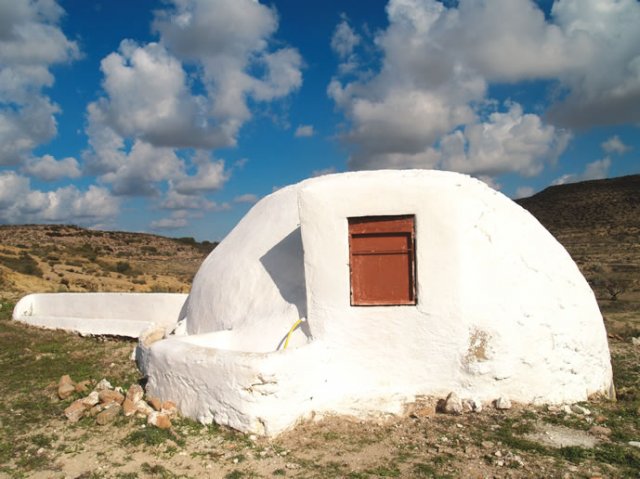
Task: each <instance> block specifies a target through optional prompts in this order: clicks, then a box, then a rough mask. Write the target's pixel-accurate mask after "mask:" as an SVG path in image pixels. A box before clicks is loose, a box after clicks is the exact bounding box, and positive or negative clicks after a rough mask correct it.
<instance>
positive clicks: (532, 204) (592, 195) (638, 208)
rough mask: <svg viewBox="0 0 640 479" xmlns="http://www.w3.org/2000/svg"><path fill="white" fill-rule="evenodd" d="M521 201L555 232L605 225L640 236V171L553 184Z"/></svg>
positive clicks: (602, 227) (590, 229)
mask: <svg viewBox="0 0 640 479" xmlns="http://www.w3.org/2000/svg"><path fill="white" fill-rule="evenodd" d="M517 203H519V204H520V205H521V206H523V207H524V208H526V209H527V210H529V211H530V212H531V213H532V214H533V215H534V216H535V217H536V218H538V220H539V221H540V222H541V223H542V224H543V225H545V226H546V227H547V229H549V230H550V231H551V232H552V233H554V234H559V235H562V234H563V233H565V232H567V231H582V232H583V233H585V234H592V232H593V231H594V230H602V229H604V230H607V231H610V232H615V233H621V234H623V235H629V236H634V237H635V239H636V240H637V239H638V233H639V232H640V175H632V176H621V177H619V178H608V179H605V180H593V181H583V182H580V183H570V184H566V185H558V186H550V187H549V188H546V189H545V190H543V191H541V192H540V193H537V194H535V195H533V196H531V197H529V198H523V199H520V200H517Z"/></svg>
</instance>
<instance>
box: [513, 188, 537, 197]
mask: <svg viewBox="0 0 640 479" xmlns="http://www.w3.org/2000/svg"><path fill="white" fill-rule="evenodd" d="M534 192H535V190H534V189H533V188H532V187H531V186H519V187H518V188H517V189H516V194H515V195H514V199H520V198H528V197H529V196H532V195H533V193H534Z"/></svg>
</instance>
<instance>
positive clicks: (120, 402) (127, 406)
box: [58, 375, 178, 429]
mask: <svg viewBox="0 0 640 479" xmlns="http://www.w3.org/2000/svg"><path fill="white" fill-rule="evenodd" d="M90 387H91V381H81V382H78V383H75V382H74V381H73V380H72V379H71V377H69V376H68V375H64V376H62V377H61V378H60V382H59V383H58V397H59V398H60V399H66V398H68V397H70V396H71V395H72V394H74V393H82V394H84V393H86V392H87V391H89V388H90ZM121 414H122V415H123V416H125V417H134V416H135V417H140V418H146V419H147V424H150V425H152V426H156V427H159V428H161V429H168V428H170V427H171V419H172V418H175V417H176V416H177V414H178V408H177V406H176V404H175V403H174V402H172V401H160V399H158V398H155V397H148V398H146V400H145V398H144V390H143V389H142V387H141V386H140V385H138V384H133V385H131V387H130V388H129V390H128V391H126V392H125V391H124V390H123V389H122V388H114V387H113V386H112V385H111V383H109V381H107V380H106V379H102V380H101V381H100V382H99V383H98V384H96V386H95V387H94V388H93V390H91V392H89V394H88V395H86V396H84V397H82V398H80V399H76V400H75V401H73V402H72V403H71V404H70V405H69V407H67V408H66V409H65V410H64V415H65V416H66V417H67V419H68V420H69V422H78V421H79V420H80V419H81V418H83V417H95V419H96V423H97V424H100V425H104V424H108V423H110V422H112V421H113V420H114V419H115V418H116V417H118V416H120V415H121Z"/></svg>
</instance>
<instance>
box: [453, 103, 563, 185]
mask: <svg viewBox="0 0 640 479" xmlns="http://www.w3.org/2000/svg"><path fill="white" fill-rule="evenodd" d="M508 108H509V110H508V111H506V112H505V113H499V112H495V113H492V114H491V115H489V118H488V120H487V121H485V122H483V123H473V124H470V125H467V126H466V127H465V128H464V130H463V131H456V132H454V133H453V134H451V135H448V136H446V137H445V138H443V140H442V142H441V153H442V161H441V163H440V164H441V166H443V167H444V168H446V169H449V170H455V171H460V172H463V173H470V174H475V175H489V176H492V175H498V174H501V173H507V172H509V173H518V174H520V175H521V176H525V177H531V176H535V175H537V174H539V173H540V172H541V171H542V169H543V168H544V165H545V162H549V161H553V160H555V159H556V158H557V157H558V156H559V154H560V153H562V151H564V149H565V147H566V144H567V141H568V136H567V135H566V134H562V133H561V132H558V131H557V130H556V129H555V128H554V127H552V126H550V125H545V124H544V123H543V122H542V120H541V118H540V117H539V116H537V115H534V114H530V113H529V114H525V113H523V111H522V107H521V106H520V105H518V104H517V103H512V104H510V105H508Z"/></svg>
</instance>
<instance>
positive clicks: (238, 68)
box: [153, 0, 302, 141]
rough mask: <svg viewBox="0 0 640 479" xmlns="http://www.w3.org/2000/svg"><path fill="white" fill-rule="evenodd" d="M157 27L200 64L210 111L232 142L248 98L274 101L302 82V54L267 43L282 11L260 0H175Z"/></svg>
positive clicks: (177, 50)
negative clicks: (276, 47)
mask: <svg viewBox="0 0 640 479" xmlns="http://www.w3.org/2000/svg"><path fill="white" fill-rule="evenodd" d="M153 28H154V30H155V31H156V32H158V33H159V34H160V37H161V42H162V44H163V45H166V47H167V49H168V50H169V51H171V52H172V53H173V54H174V55H175V56H176V57H177V58H178V59H180V60H181V61H184V62H186V63H190V64H195V65H197V66H198V67H199V69H198V71H199V74H198V80H199V81H200V82H201V84H202V85H203V86H204V88H205V90H206V92H207V101H208V102H209V105H208V108H209V110H208V112H209V113H210V114H211V115H212V116H213V117H214V118H215V119H216V120H217V121H218V122H219V123H220V125H221V129H222V130H223V131H225V133H227V135H228V137H229V138H230V139H232V140H233V141H235V136H236V134H237V132H238V130H239V128H240V127H241V126H242V124H243V123H244V122H246V121H247V120H249V119H250V118H251V112H250V110H249V106H248V103H247V102H248V100H249V99H253V100H255V101H262V102H270V101H273V100H277V99H279V98H282V97H284V96H286V95H288V94H290V93H291V92H292V91H295V90H296V89H298V88H299V87H300V86H301V84H302V73H301V68H302V58H301V56H300V54H299V53H298V51H297V50H296V49H293V48H289V47H283V48H279V49H270V48H269V46H270V41H271V39H272V36H273V35H274V33H275V32H276V30H277V29H278V16H277V13H276V12H275V10H273V9H271V8H269V7H266V6H264V5H262V4H260V3H258V2H257V1H253V0H174V1H172V2H170V3H169V7H168V8H166V9H164V10H160V11H158V12H156V17H155V20H154V23H153Z"/></svg>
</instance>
